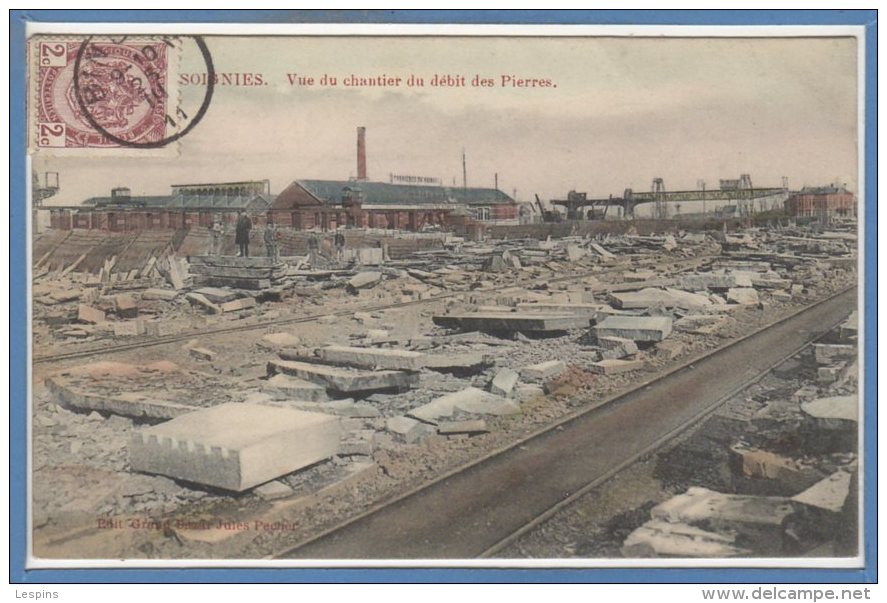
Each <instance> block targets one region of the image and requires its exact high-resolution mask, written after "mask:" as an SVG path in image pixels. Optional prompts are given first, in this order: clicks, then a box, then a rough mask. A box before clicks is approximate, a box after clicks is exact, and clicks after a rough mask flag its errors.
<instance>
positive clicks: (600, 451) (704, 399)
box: [270, 287, 856, 566]
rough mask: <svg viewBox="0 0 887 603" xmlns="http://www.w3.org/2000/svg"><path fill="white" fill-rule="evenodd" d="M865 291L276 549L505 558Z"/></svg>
mask: <svg viewBox="0 0 887 603" xmlns="http://www.w3.org/2000/svg"><path fill="white" fill-rule="evenodd" d="M855 299H856V289H855V288H854V287H850V288H847V289H843V290H841V291H839V292H837V293H834V294H833V295H831V296H829V297H827V298H825V299H823V300H820V301H818V302H815V303H813V304H810V305H808V306H805V307H804V308H801V309H799V310H798V311H796V312H794V313H792V314H790V315H788V316H786V317H783V318H781V319H779V320H777V321H774V322H773V323H770V324H768V325H765V326H763V327H761V328H759V329H757V330H755V331H754V332H752V333H749V334H747V335H745V336H744V337H742V338H740V339H738V340H735V341H732V342H730V343H728V344H726V345H724V346H722V347H720V348H717V349H715V350H713V351H709V352H704V353H702V354H700V355H697V356H696V357H694V358H692V359H690V360H688V361H686V362H684V363H682V364H681V365H679V366H677V367H674V368H673V369H671V370H669V371H668V372H667V373H665V374H662V375H658V376H655V377H652V378H650V379H648V380H646V381H644V382H641V383H639V384H638V385H637V386H636V387H634V388H633V389H631V390H630V391H628V392H623V393H620V394H617V395H615V396H612V397H610V398H607V399H604V400H602V401H600V402H598V403H597V404H595V405H594V406H589V407H586V408H583V409H580V410H577V411H575V412H573V413H571V414H569V415H566V416H565V417H562V418H561V419H560V420H558V421H557V422H555V423H553V424H549V425H547V426H545V427H544V428H542V429H539V430H537V431H536V432H534V433H532V434H529V435H528V436H526V437H523V438H521V439H520V440H518V441H515V442H512V443H510V444H508V445H507V446H504V447H502V448H499V449H497V450H494V451H492V452H490V453H488V454H486V455H484V456H483V457H481V458H478V459H476V460H474V461H472V462H471V463H470V464H468V465H465V466H462V467H459V468H456V469H454V470H452V471H450V472H448V473H446V474H443V475H441V476H439V477H437V478H435V479H434V480H433V481H431V482H428V483H425V484H422V485H420V486H418V487H416V488H414V489H411V490H409V491H407V492H405V493H402V494H401V495H399V496H397V497H396V498H394V499H391V500H388V501H385V502H382V503H379V504H377V505H375V506H373V507H371V508H369V509H367V510H366V511H364V512H362V513H360V514H358V515H356V516H355V517H352V518H350V519H348V520H347V521H345V522H343V523H341V524H339V525H336V526H333V527H331V528H329V529H327V530H325V531H323V532H321V533H319V534H317V535H315V536H313V537H311V538H309V539H306V540H304V541H302V542H301V543H298V544H296V545H294V546H292V545H290V546H288V548H286V549H285V550H282V551H280V552H279V553H277V554H274V555H272V556H271V557H270V558H272V559H315V560H320V559H338V560H353V561H354V565H356V566H360V565H367V564H368V562H369V561H371V560H376V559H469V558H475V557H492V556H495V555H496V554H497V553H498V552H500V551H502V550H503V549H505V548H506V547H507V546H508V545H510V544H512V543H514V542H515V541H516V540H518V539H519V538H520V537H521V536H523V535H524V534H526V533H528V532H529V531H531V530H532V529H533V528H534V527H536V526H538V525H539V524H541V523H542V522H544V521H545V520H547V519H549V518H550V517H552V516H553V515H554V514H555V513H557V512H558V511H559V510H561V509H563V508H564V507H565V506H567V505H569V504H571V503H573V502H575V501H576V500H577V499H578V498H580V497H581V496H583V495H584V494H587V493H588V492H589V491H591V490H593V489H594V488H596V487H598V486H600V485H601V484H602V483H603V482H605V481H606V480H608V479H610V478H611V477H613V476H614V475H615V474H617V473H618V472H619V471H621V470H622V469H624V468H626V467H627V466H629V465H630V464H632V463H634V462H636V461H637V460H638V459H640V458H641V457H643V456H645V455H648V454H650V453H651V452H654V451H655V450H657V449H658V448H660V447H662V446H663V445H664V444H665V443H666V442H668V441H670V440H671V439H673V438H674V437H676V436H677V435H679V434H681V433H682V432H684V431H686V430H688V429H690V428H691V427H693V426H695V425H697V424H699V422H700V421H702V420H703V419H705V418H706V417H707V416H709V415H710V414H711V413H712V412H714V411H715V410H717V408H718V407H720V406H721V405H722V404H724V403H725V402H726V400H728V399H729V398H730V397H731V396H733V395H735V394H736V393H738V392H740V391H742V390H743V389H745V388H747V387H748V386H750V385H752V384H753V383H755V382H756V381H758V380H760V379H761V378H762V377H763V376H764V375H766V374H767V373H769V371H770V370H771V369H772V368H773V367H774V366H777V365H778V364H779V363H780V362H782V361H784V360H786V359H788V358H790V357H792V356H794V355H795V354H797V353H798V352H799V351H800V350H802V349H804V348H805V347H807V346H808V345H810V344H811V343H812V342H813V341H815V340H816V339H818V338H819V337H821V336H822V335H823V334H825V333H826V332H827V331H828V330H829V329H831V328H832V327H833V326H834V325H836V324H838V323H839V322H840V321H841V320H843V319H844V318H845V317H846V315H847V314H848V308H852V307H854V303H855ZM654 386H655V387H654ZM628 433H630V434H631V437H627V436H626V434H628Z"/></svg>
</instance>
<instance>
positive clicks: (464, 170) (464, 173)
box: [462, 147, 468, 189]
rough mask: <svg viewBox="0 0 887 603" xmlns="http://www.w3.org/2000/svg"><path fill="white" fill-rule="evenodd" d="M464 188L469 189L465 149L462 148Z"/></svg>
mask: <svg viewBox="0 0 887 603" xmlns="http://www.w3.org/2000/svg"><path fill="white" fill-rule="evenodd" d="M462 188H463V189H467V188H468V165H467V164H466V163H465V148H464V147H463V148H462Z"/></svg>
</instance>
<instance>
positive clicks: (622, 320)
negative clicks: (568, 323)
mask: <svg viewBox="0 0 887 603" xmlns="http://www.w3.org/2000/svg"><path fill="white" fill-rule="evenodd" d="M671 326H672V320H671V318H669V317H667V316H608V317H607V318H605V319H604V320H603V321H602V322H600V323H598V324H597V325H596V326H595V327H594V328H593V330H594V334H595V336H597V338H598V339H600V338H601V337H622V338H625V339H631V340H632V341H662V340H663V339H665V338H666V337H668V336H669V335H671Z"/></svg>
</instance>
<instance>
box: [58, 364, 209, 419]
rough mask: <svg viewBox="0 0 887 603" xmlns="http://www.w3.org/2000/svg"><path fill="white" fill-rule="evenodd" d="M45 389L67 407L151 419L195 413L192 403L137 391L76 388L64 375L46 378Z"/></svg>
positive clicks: (171, 417)
mask: <svg viewBox="0 0 887 603" xmlns="http://www.w3.org/2000/svg"><path fill="white" fill-rule="evenodd" d="M45 383H46V388H47V389H48V390H49V391H50V392H52V394H53V395H54V396H55V397H56V398H57V399H58V400H59V401H60V402H61V403H62V404H64V405H65V406H67V407H68V408H76V409H79V410H92V411H101V412H107V413H112V414H115V415H122V416H125V417H137V418H149V419H173V418H175V417H179V416H181V415H184V414H188V413H191V412H194V410H195V409H194V407H193V406H187V405H185V404H179V403H177V402H168V401H166V400H156V399H151V398H148V397H146V396H143V395H141V394H137V393H132V392H130V393H120V394H118V395H116V396H108V395H104V394H96V393H92V392H90V391H89V390H88V389H83V388H80V387H77V386H76V385H74V384H73V383H71V382H70V381H69V380H68V379H67V378H65V377H63V376H61V375H53V376H51V377H47V379H46V381H45Z"/></svg>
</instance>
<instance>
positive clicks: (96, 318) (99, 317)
mask: <svg viewBox="0 0 887 603" xmlns="http://www.w3.org/2000/svg"><path fill="white" fill-rule="evenodd" d="M77 320H79V321H80V322H89V323H93V324H98V323H102V322H105V313H104V312H103V311H102V310H99V309H98V308H93V307H92V306H87V305H86V304H80V305H79V306H77Z"/></svg>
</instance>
